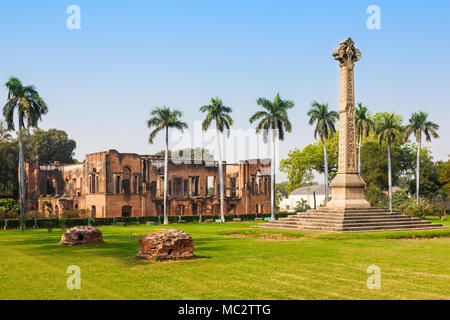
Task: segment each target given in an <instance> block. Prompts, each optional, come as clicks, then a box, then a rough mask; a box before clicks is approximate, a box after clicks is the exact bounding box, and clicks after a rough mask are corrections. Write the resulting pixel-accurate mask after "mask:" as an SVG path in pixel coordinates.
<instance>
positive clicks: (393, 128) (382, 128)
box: [375, 113, 403, 211]
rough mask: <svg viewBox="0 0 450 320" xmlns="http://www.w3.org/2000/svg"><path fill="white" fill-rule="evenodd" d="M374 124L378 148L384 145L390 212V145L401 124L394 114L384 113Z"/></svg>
mask: <svg viewBox="0 0 450 320" xmlns="http://www.w3.org/2000/svg"><path fill="white" fill-rule="evenodd" d="M375 123H376V132H377V134H378V136H379V144H380V146H381V145H382V144H383V143H386V147H387V158H388V194H389V210H391V211H392V172H391V169H392V166H391V144H392V143H394V142H395V141H396V140H397V139H398V136H399V132H401V131H402V130H403V128H402V126H401V124H399V123H398V122H397V121H396V115H395V113H384V114H382V117H381V118H380V120H379V121H378V122H375Z"/></svg>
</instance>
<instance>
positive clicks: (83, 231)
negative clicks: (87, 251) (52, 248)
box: [59, 226, 103, 246]
mask: <svg viewBox="0 0 450 320" xmlns="http://www.w3.org/2000/svg"><path fill="white" fill-rule="evenodd" d="M98 243H103V235H102V232H101V231H100V230H98V229H97V228H95V227H92V226H77V227H73V228H72V229H69V230H67V231H66V232H65V233H64V234H63V235H62V237H61V242H60V243H59V245H60V246H78V245H82V244H98Z"/></svg>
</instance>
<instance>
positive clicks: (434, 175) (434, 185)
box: [409, 148, 442, 202]
mask: <svg viewBox="0 0 450 320" xmlns="http://www.w3.org/2000/svg"><path fill="white" fill-rule="evenodd" d="M419 159H420V164H419V167H420V168H421V169H420V173H419V181H420V185H421V187H420V188H421V195H422V196H423V197H425V198H426V199H428V200H432V199H433V198H434V197H436V196H437V195H438V193H439V190H440V189H441V187H442V184H441V182H440V181H439V175H440V171H441V163H440V162H433V157H432V155H431V152H430V151H429V150H427V149H425V148H423V149H421V152H420V157H419ZM416 172H417V171H416ZM409 192H410V193H411V194H414V193H416V192H417V176H416V178H415V179H412V180H410V181H409ZM416 202H417V198H416Z"/></svg>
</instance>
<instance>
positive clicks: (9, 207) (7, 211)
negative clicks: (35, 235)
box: [0, 198, 20, 219]
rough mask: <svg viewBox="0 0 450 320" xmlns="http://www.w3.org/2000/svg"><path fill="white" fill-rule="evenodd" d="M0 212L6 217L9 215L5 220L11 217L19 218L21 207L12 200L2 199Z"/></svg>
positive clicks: (0, 200)
mask: <svg viewBox="0 0 450 320" xmlns="http://www.w3.org/2000/svg"><path fill="white" fill-rule="evenodd" d="M0 210H1V211H2V212H3V214H4V215H8V217H6V216H5V217H4V218H3V219H8V218H11V217H17V215H18V214H19V212H20V207H19V205H18V204H17V202H16V200H14V199H11V198H6V199H0Z"/></svg>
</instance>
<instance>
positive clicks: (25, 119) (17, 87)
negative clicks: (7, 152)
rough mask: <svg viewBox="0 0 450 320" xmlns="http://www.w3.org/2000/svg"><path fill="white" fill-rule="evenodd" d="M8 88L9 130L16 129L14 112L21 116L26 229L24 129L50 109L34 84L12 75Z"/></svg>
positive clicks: (22, 202) (5, 109) (22, 226)
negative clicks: (24, 83) (23, 81)
mask: <svg viewBox="0 0 450 320" xmlns="http://www.w3.org/2000/svg"><path fill="white" fill-rule="evenodd" d="M5 86H6V88H7V89H8V101H7V102H6V104H5V106H4V107H3V115H4V117H5V119H6V123H7V125H8V129H9V130H14V114H15V112H16V110H17V113H18V118H19V132H18V137H19V173H20V177H19V179H20V181H19V185H20V220H21V223H20V229H21V230H22V232H23V231H24V230H25V223H24V216H25V163H24V155H23V142H22V129H23V128H24V125H25V123H26V125H27V127H28V128H30V127H34V128H36V127H37V125H38V122H39V121H40V120H41V118H42V116H43V115H45V114H46V113H47V111H48V108H47V105H46V103H45V102H44V100H43V99H42V98H41V97H40V96H39V93H38V92H37V90H36V89H35V87H34V86H23V85H22V83H21V82H20V80H19V79H17V78H14V77H11V78H10V79H9V80H8V82H6V84H5Z"/></svg>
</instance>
